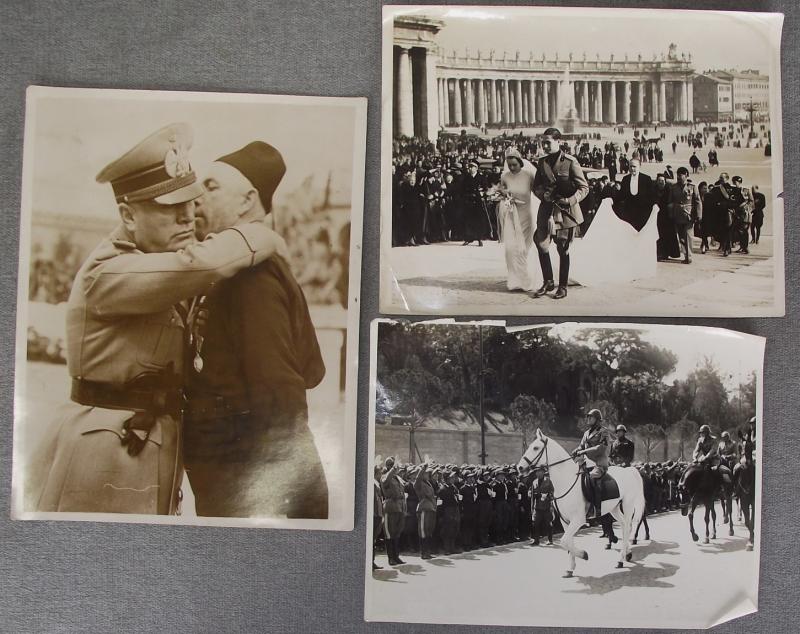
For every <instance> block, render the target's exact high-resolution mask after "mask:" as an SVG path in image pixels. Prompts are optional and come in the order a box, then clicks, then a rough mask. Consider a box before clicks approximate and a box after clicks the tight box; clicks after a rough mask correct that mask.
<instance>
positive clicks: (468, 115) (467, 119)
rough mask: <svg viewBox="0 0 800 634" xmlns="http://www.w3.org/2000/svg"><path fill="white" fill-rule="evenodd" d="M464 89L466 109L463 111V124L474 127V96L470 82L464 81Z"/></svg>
mask: <svg viewBox="0 0 800 634" xmlns="http://www.w3.org/2000/svg"><path fill="white" fill-rule="evenodd" d="M464 88H465V93H464V96H465V103H466V106H467V107H466V108H465V109H464V123H466V124H467V125H474V124H475V94H474V92H473V90H472V80H471V79H465V80H464Z"/></svg>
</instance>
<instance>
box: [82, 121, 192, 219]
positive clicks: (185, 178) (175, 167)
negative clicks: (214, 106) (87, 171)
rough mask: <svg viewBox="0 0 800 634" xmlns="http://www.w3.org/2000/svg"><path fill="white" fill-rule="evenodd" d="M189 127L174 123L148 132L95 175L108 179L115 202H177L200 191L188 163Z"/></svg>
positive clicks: (167, 203) (99, 181) (175, 203)
mask: <svg viewBox="0 0 800 634" xmlns="http://www.w3.org/2000/svg"><path fill="white" fill-rule="evenodd" d="M191 146H192V129H191V128H190V127H189V125H188V124H186V123H173V124H171V125H168V126H166V127H164V128H161V129H160V130H158V131H157V132H154V133H153V134H151V135H150V136H148V137H147V138H146V139H145V140H144V141H141V142H140V143H138V144H137V145H135V146H134V147H133V148H131V149H130V150H128V151H127V152H125V154H123V155H122V156H121V157H119V158H118V159H117V160H115V161H112V162H111V163H109V164H108V165H106V166H105V167H104V168H103V169H102V170H100V173H99V174H98V175H97V177H96V180H97V182H98V183H110V184H111V189H112V190H113V191H114V197H115V198H116V201H117V202H118V203H123V202H124V203H134V202H141V201H145V200H151V201H153V202H156V203H159V204H161V205H177V204H179V203H185V202H188V201H190V200H194V199H195V198H197V197H199V196H202V195H203V192H204V190H203V186H202V185H201V184H200V183H198V182H197V176H196V175H195V173H194V171H192V166H191V165H190V163H189V157H188V154H187V152H188V150H189V148H190V147H191Z"/></svg>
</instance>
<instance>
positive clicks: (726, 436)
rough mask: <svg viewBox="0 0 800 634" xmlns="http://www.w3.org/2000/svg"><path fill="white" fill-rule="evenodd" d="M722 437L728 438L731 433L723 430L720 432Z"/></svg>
mask: <svg viewBox="0 0 800 634" xmlns="http://www.w3.org/2000/svg"><path fill="white" fill-rule="evenodd" d="M722 437H723V438H730V437H731V435H730V434H729V433H728V432H727V431H724V432H722Z"/></svg>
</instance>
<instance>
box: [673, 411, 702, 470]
mask: <svg viewBox="0 0 800 634" xmlns="http://www.w3.org/2000/svg"><path fill="white" fill-rule="evenodd" d="M699 427H700V426H699V425H698V424H697V423H695V422H694V421H693V420H689V419H688V418H681V419H680V420H679V421H676V422H675V424H674V426H673V428H674V429H675V431H676V432H677V433H678V447H679V456H678V457H679V458H680V459H681V460H686V459H687V458H686V443H687V442H688V443H690V444H691V443H692V441H693V440H694V438H695V437H696V436H697V430H698V429H699Z"/></svg>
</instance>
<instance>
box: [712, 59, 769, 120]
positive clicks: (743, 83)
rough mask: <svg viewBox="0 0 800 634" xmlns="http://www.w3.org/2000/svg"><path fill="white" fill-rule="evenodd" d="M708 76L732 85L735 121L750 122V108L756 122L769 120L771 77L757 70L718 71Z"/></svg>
mask: <svg viewBox="0 0 800 634" xmlns="http://www.w3.org/2000/svg"><path fill="white" fill-rule="evenodd" d="M707 74H708V75H710V76H712V77H715V78H717V79H721V80H724V81H727V82H729V83H730V85H731V89H732V92H733V96H732V99H733V118H734V119H736V120H739V121H749V120H750V108H753V120H754V121H768V120H769V75H762V74H761V73H760V72H759V71H757V70H745V71H726V70H718V71H712V72H710V73H707Z"/></svg>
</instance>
